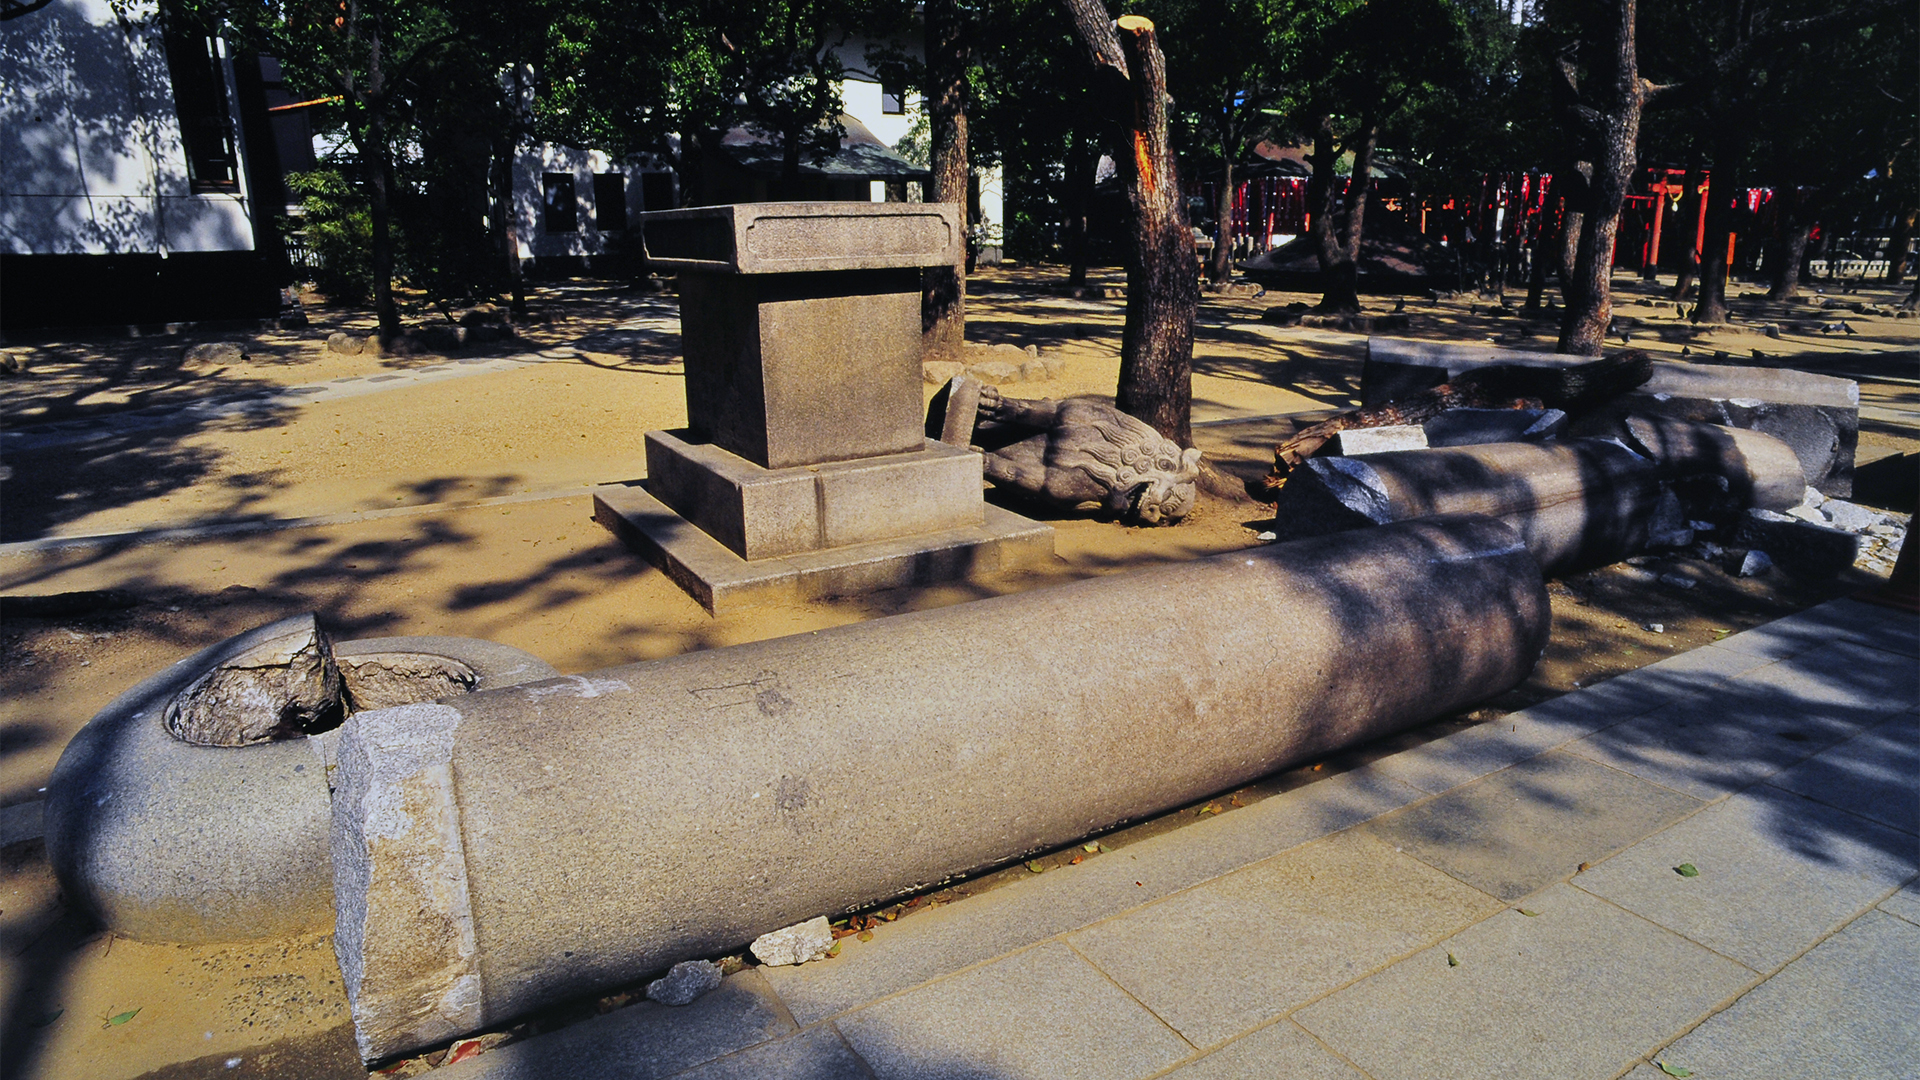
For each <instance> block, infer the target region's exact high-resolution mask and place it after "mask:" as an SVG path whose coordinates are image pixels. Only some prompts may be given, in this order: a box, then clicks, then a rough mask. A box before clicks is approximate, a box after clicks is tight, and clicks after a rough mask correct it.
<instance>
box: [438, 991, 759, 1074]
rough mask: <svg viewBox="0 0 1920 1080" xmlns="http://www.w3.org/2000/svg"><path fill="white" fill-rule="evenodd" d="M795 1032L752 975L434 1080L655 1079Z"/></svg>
mask: <svg viewBox="0 0 1920 1080" xmlns="http://www.w3.org/2000/svg"><path fill="white" fill-rule="evenodd" d="M793 1030H794V1023H793V1018H792V1017H791V1016H790V1015H788V1013H787V1010H786V1009H785V1008H784V1007H783V1006H782V1005H781V1003H780V999H779V997H778V996H776V995H775V994H774V992H773V990H772V989H771V988H770V987H768V986H767V981H766V979H765V978H763V977H761V974H760V972H759V970H758V969H748V970H746V971H742V972H739V973H737V974H735V975H732V976H729V977H728V978H727V979H726V980H725V981H724V982H722V983H721V985H720V988H719V989H718V990H714V991H712V992H711V993H708V994H707V995H706V996H704V997H702V998H700V999H699V1000H698V1001H695V1002H694V1003H693V1004H691V1005H687V1006H684V1007H682V1008H678V1009H672V1008H668V1007H667V1006H665V1005H659V1004H656V1003H654V1002H651V1001H643V1002H641V1003H639V1004H637V1005H630V1006H628V1007H627V1008H624V1009H616V1010H615V1011H613V1012H610V1013H607V1014H605V1015H603V1016H596V1017H594V1018H593V1019H591V1020H587V1021H583V1022H581V1023H578V1024H574V1025H573V1026H571V1027H564V1028H561V1029H560V1030H558V1031H554V1032H549V1033H548V1034H545V1035H542V1036H540V1037H539V1038H537V1039H528V1040H526V1041H525V1042H517V1043H508V1044H507V1045H505V1046H502V1047H499V1048H497V1049H495V1050H492V1051H489V1052H488V1053H485V1054H481V1055H480V1056H479V1057H474V1058H469V1059H467V1060H466V1061H463V1062H461V1063H459V1064H458V1065H449V1066H447V1067H446V1068H444V1069H436V1070H434V1080H654V1078H656V1077H665V1076H671V1075H673V1074H674V1073H677V1072H684V1071H685V1070H686V1069H688V1068H690V1067H692V1066H695V1065H700V1064H702V1063H705V1062H708V1061H712V1060H714V1059H715V1058H718V1057H721V1056H723V1055H726V1054H731V1053H734V1052H736V1051H739V1050H743V1049H745V1048H747V1047H750V1046H754V1045H756V1044H760V1043H765V1042H767V1041H768V1040H770V1039H774V1038H777V1037H779V1036H782V1035H787V1034H789V1033H791V1032H792V1031H793ZM722 1075H724V1074H722Z"/></svg>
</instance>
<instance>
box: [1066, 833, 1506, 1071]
mask: <svg viewBox="0 0 1920 1080" xmlns="http://www.w3.org/2000/svg"><path fill="white" fill-rule="evenodd" d="M1500 907H1501V904H1500V902H1499V901H1497V900H1495V899H1493V898H1492V897H1490V896H1488V895H1486V894H1485V893H1482V892H1479V891H1477V890H1474V889H1470V888H1468V887H1467V886H1465V885H1462V884H1460V883H1459V882H1458V881H1455V880H1454V879H1452V878H1450V877H1448V876H1447V875H1445V874H1442V873H1440V872H1439V871H1437V870H1435V869H1433V868H1432V867H1430V866H1427V865H1426V864H1424V863H1421V862H1419V861H1418V860H1415V859H1411V858H1408V857H1407V856H1405V855H1400V854H1396V853H1395V852H1394V850H1393V848H1392V847H1391V846H1389V845H1387V844H1384V843H1381V842H1380V841H1379V840H1376V839H1374V838H1372V837H1370V836H1367V835H1364V834H1362V833H1356V832H1347V833H1342V834H1340V835H1338V836H1335V837H1332V838H1329V839H1326V840H1321V841H1318V842H1316V843H1313V844H1308V845H1306V846H1305V847H1300V848H1296V849H1294V850H1293V851H1290V852H1287V853H1286V854H1284V855H1279V856H1276V857H1274V858H1272V859H1268V860H1267V861H1265V862H1261V863H1255V864H1254V865H1252V866H1250V867H1247V868H1246V869H1244V870H1240V871H1237V872H1235V873H1232V874H1228V875H1226V876H1225V877H1221V878H1217V879H1215V880H1213V881H1210V882H1207V883H1206V884H1204V885H1201V886H1199V887H1197V888H1194V889H1190V890H1188V891H1186V892H1183V893H1180V894H1178V895H1176V896H1173V897H1170V898H1168V899H1166V900H1163V901H1161V902H1159V903H1157V904H1154V905H1152V906H1150V907H1145V908H1141V909H1139V910H1136V911H1135V912H1133V913H1132V914H1130V915H1126V916H1123V917H1121V918H1117V919H1112V920H1109V921H1107V922H1103V923H1100V924H1098V925H1096V926H1094V927H1092V928H1090V929H1087V930H1084V931H1081V932H1080V933H1078V934H1075V935H1073V936H1072V937H1070V938H1068V940H1069V941H1071V942H1072V943H1073V946H1074V948H1075V949H1078V950H1079V951H1080V952H1081V953H1082V954H1083V955H1085V956H1086V957H1087V958H1088V959H1090V960H1092V961H1093V962H1094V964H1096V965H1097V966H1098V967H1099V968H1100V970H1102V971H1104V972H1106V973H1107V975H1108V977H1110V978H1112V979H1113V981H1115V982H1117V983H1119V984H1120V986H1121V987H1122V988H1124V989H1125V990H1126V991H1127V992H1128V993H1130V994H1132V995H1133V996H1134V997H1136V998H1138V999H1139V1000H1140V1001H1141V1003H1143V1004H1144V1005H1146V1006H1147V1007H1148V1008H1149V1009H1152V1010H1153V1011H1154V1013H1155V1014H1157V1015H1158V1016H1159V1017H1160V1018H1161V1019H1162V1020H1165V1021H1166V1022H1167V1024H1168V1025H1170V1026H1171V1027H1172V1028H1173V1029H1174V1030H1175V1031H1178V1032H1179V1033H1180V1034H1181V1035H1183V1036H1185V1037H1186V1038H1187V1040H1188V1041H1189V1042H1191V1043H1193V1044H1194V1045H1195V1046H1211V1045H1214V1044H1216V1043H1220V1042H1224V1041H1226V1040H1227V1039H1230V1038H1232V1037H1233V1036H1235V1035H1237V1034H1239V1033H1240V1032H1243V1031H1245V1030H1247V1029H1248V1028H1250V1027H1253V1026H1255V1025H1257V1024H1262V1023H1265V1022H1266V1021H1268V1020H1270V1019H1272V1018H1274V1017H1276V1016H1280V1015H1281V1014H1283V1013H1285V1012H1287V1011H1289V1010H1291V1009H1293V1008H1295V1007H1297V1006H1299V1005H1302V1004H1305V1003H1306V1002H1307V1001H1309V1000H1311V999H1313V998H1316V997H1318V996H1320V995H1321V994H1324V993H1326V992H1327V991H1329V990H1332V989H1334V988H1336V987H1339V986H1341V985H1343V984H1345V983H1349V982H1352V981H1353V980H1354V979H1357V978H1359V977H1360V976H1362V975H1365V974H1366V973H1367V972H1368V971H1369V970H1371V969H1373V968H1376V967H1379V966H1382V965H1384V964H1386V963H1388V962H1390V961H1392V960H1393V959H1395V958H1396V957H1399V956H1403V955H1406V954H1408V953H1412V952H1415V951H1417V950H1419V949H1422V948H1424V947H1426V946H1427V945H1430V944H1432V943H1433V942H1434V941H1437V940H1439V939H1440V938H1442V937H1445V936H1446V935H1448V934H1451V933H1453V932H1454V931H1457V930H1459V929H1461V928H1462V927H1464V926H1466V925H1468V924H1469V923H1473V922H1477V921H1479V920H1480V919H1482V918H1485V917H1486V916H1488V915H1491V914H1492V913H1493V912H1495V911H1497V910H1499V909H1500Z"/></svg>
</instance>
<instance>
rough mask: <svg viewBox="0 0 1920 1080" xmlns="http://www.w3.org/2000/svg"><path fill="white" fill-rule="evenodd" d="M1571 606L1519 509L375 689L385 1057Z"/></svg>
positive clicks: (1198, 780) (1424, 698) (1250, 765)
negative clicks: (781, 629) (544, 672)
mask: <svg viewBox="0 0 1920 1080" xmlns="http://www.w3.org/2000/svg"><path fill="white" fill-rule="evenodd" d="M1547 627H1548V609H1547V599H1546V593H1545V588H1544V586H1543V584H1542V581H1541V577H1540V572H1539V569H1538V567H1537V566H1536V565H1535V564H1534V562H1533V560H1532V558H1531V557H1530V556H1529V555H1528V554H1527V552H1526V549H1525V548H1524V547H1523V546H1522V545H1521V544H1520V542H1519V539H1518V537H1517V536H1516V535H1515V534H1514V532H1513V531H1512V530H1511V529H1508V528H1507V527H1505V526H1503V525H1501V524H1499V523H1497V522H1494V521H1492V520H1490V519H1486V518H1447V519H1436V520H1431V521H1421V522H1412V523H1406V524H1401V525H1393V526H1387V527H1383V528H1379V529H1372V530H1367V531H1365V532H1361V533H1356V534H1349V535H1344V536H1338V537H1329V538H1325V539H1316V540H1307V541H1302V542H1298V543H1292V544H1276V545H1270V546H1266V547H1262V548H1257V549H1251V550H1247V551H1240V552H1234V553H1232V554H1227V555H1221V556H1218V557H1215V558H1211V559H1204V560H1199V561H1196V562H1191V563H1185V564H1181V565H1177V566H1167V567H1161V568H1156V569H1151V570H1145V571H1140V572H1137V573H1132V574H1126V575H1119V576H1114V577H1106V578H1099V579H1094V580H1088V581H1082V582H1078V583H1075V584H1071V585H1066V586H1063V587H1060V588H1053V589H1042V590H1035V591H1032V592H1026V593H1021V594H1016V595H1011V596H1002V597H996V598H993V599H988V600H982V601H978V602H975V603H969V604H957V605H954V606H951V607H946V608H941V609H938V610H934V611H923V612H915V613H912V614H906V615H898V616H893V617H890V618H884V619H876V620H873V621H871V622H865V623H859V624H855V625H850V626H842V627H837V628H834V629H830V630H822V631H820V632H818V633H817V634H806V635H801V636H796V637H789V638H780V639H776V640H771V641H761V642H755V643H752V644H746V645H736V646H731V647H728V648H720V649H711V650H707V651H704V652H698V653H691V654H687V655H683V656H677V657H673V658H670V659H666V660H658V661H653V662H649V663H643V664H633V665H628V666H624V667H615V668H608V669H606V670H603V671H598V672H594V673H592V674H589V675H580V676H570V677H567V678H562V679H551V680H548V681H545V682H540V683H531V684H527V685H524V686H520V687H514V688H509V689H506V690H501V691H496V692H492V693H482V694H471V695H468V696H466V697H464V698H457V699H450V700H448V701H445V702H441V703H439V704H434V705H408V706H402V707H400V708H396V709H386V710H380V711H376V712H368V713H362V714H360V715H358V716H356V717H354V718H353V719H351V720H349V721H348V722H347V724H346V726H345V728H344V729H343V735H342V738H341V742H340V754H339V759H340V765H339V770H338V772H337V774H336V784H337V791H336V794H335V798H334V807H333V832H332V837H333V839H332V844H333V860H334V873H335V888H336V894H337V897H338V911H339V921H338V925H337V928H336V934H335V946H336V948H337V950H338V951H339V954H340V964H341V970H342V971H343V972H345V974H346V984H347V991H348V998H349V1000H350V1001H351V1002H352V1005H353V1015H354V1022H355V1025H356V1027H357V1031H358V1038H359V1040H360V1049H361V1053H362V1054H363V1056H365V1057H366V1058H367V1059H369V1060H376V1059H381V1058H384V1057H387V1056H390V1055H393V1054H397V1053H402V1052H405V1051H408V1050H410V1049H413V1048H415V1047H420V1046H425V1045H429V1044H432V1043H435V1042H438V1041H442V1040H445V1039H448V1038H450V1037H452V1036H454V1035H458V1034H460V1033H462V1032H465V1031H469V1030H473V1029H477V1028H480V1027H483V1026H485V1025H488V1024H493V1023H496V1022H499V1021H501V1020H503V1019H505V1018H508V1017H512V1016H515V1015H517V1014H520V1013H523V1012H525V1011H527V1010H529V1009H533V1008H536V1007H539V1006H541V1005H544V1004H547V1003H550V1002H554V1001H557V1000H561V999H564V998H568V997H574V996H577V995H580V994H583V993H588V992H591V991H593V990H595V989H597V988H602V987H607V986H611V985H617V984H621V983H625V982H629V981H632V980H634V979H636V978H638V977H640V976H643V975H646V974H649V973H652V972H657V971H660V970H664V969H665V968H667V967H668V966H669V965H671V964H672V963H674V962H676V961H679V960H684V959H687V958H689V957H700V956H713V955H718V954H721V953H724V952H726V951H729V950H732V949H736V948H739V947H741V946H743V945H745V944H746V943H747V942H750V941H752V940H754V939H755V938H756V937H757V936H759V935H761V934H763V933H765V932H767V931H769V930H774V929H778V928H780V927H784V926H790V925H792V924H794V923H797V922H800V921H802V920H805V919H809V918H812V917H814V916H817V915H822V914H828V913H835V912H840V911H845V910H849V909H852V908H856V907H859V906H861V905H865V904H870V903H874V902H876V901H879V900H882V899H886V898H890V897H895V896H899V895H902V894H905V893H908V892H911V891H913V890H916V889H919V888H922V887H924V886H926V885H929V884H931V883H934V882H939V881H943V880H946V879H949V878H951V877H953V876H955V875H960V874H966V873H970V872H973V871H977V870H980V869H983V868H985V867H989V866H993V865H995V864H999V863H1003V862H1006V861H1008V860H1011V859H1015V858H1019V857H1021V856H1023V855H1026V854H1028V853H1031V852H1034V851H1039V850H1043V849H1047V848H1051V847H1055V846H1058V845H1061V844H1064V843H1068V842H1070V841H1073V840H1076V839H1079V838H1082V837H1085V836H1086V835H1087V834H1089V833H1091V832H1094V831H1097V830H1100V829H1103V828H1105V827H1107V826H1110V825H1112V824H1114V823H1116V822H1119V821H1123V820H1128V819H1132V818H1138V817H1143V816H1146V815H1150V814H1154V813H1158V812H1161V811H1164V810H1166V809H1168V808H1170V807H1174V806H1178V805H1181V804H1182V803H1185V802H1188V801H1191V800H1193V799H1196V798H1200V797H1202V796H1205V795H1208V794H1211V793H1214V792H1217V791H1220V790H1222V789H1223V788H1227V787H1231V786H1233V785H1235V784H1239V783H1244V782H1246V781H1248V780H1251V779H1253V778H1255V777H1258V776H1261V775H1264V774H1266V773H1269V772H1271V771H1273V770H1275V769H1279V768H1283V767H1285V766H1287V765H1290V764H1293V763H1297V762H1301V761H1305V760H1310V759H1313V758H1316V757H1318V756H1320V755H1324V754H1326V753H1329V752H1331V751H1334V750H1336V749H1339V748H1341V747H1345V746H1349V745H1352V744H1354V743H1357V742H1361V741H1364V740H1367V739H1372V738H1377V737H1379V736H1382V735H1385V734H1388V733H1390V732H1393V731H1397V730H1400V729H1402V728H1405V727H1408V726H1411V725H1413V724H1417V723H1420V722H1422V721H1425V720H1428V719H1431V718H1432V717H1434V716H1437V715H1441V714H1444V713H1446V712H1449V711H1451V710H1454V709H1458V708H1460V707H1462V706H1464V705H1466V704H1468V703H1470V702H1473V701H1476V700H1480V699H1482V698H1485V697H1487V696H1489V695H1493V694H1497V693H1499V692H1501V691H1503V690H1505V689H1507V688H1509V687H1511V686H1513V685H1514V684H1515V683H1517V682H1519V681H1520V680H1521V679H1522V678H1524V677H1525V676H1526V674H1527V672H1528V671H1529V670H1530V669H1531V668H1532V666H1533V664H1534V662H1535V660H1536V659H1537V658H1538V656H1539V655H1540V651H1541V649H1542V648H1543V646H1544V644H1545V642H1546V635H1547Z"/></svg>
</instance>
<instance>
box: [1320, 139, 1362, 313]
mask: <svg viewBox="0 0 1920 1080" xmlns="http://www.w3.org/2000/svg"><path fill="white" fill-rule="evenodd" d="M1336 158H1337V145H1336V143H1335V141H1334V137H1333V117H1331V116H1324V115H1323V116H1321V117H1320V122H1319V124H1318V125H1317V126H1315V128H1314V131H1313V175H1312V177H1310V178H1309V179H1308V180H1307V212H1308V213H1309V214H1311V215H1313V220H1312V221H1311V222H1310V223H1309V224H1308V227H1307V229H1308V232H1309V233H1310V234H1311V235H1312V237H1313V253H1314V256H1315V257H1316V258H1317V259H1318V260H1319V262H1320V278H1321V286H1320V289H1321V292H1320V307H1319V309H1318V310H1320V311H1323V312H1328V313H1346V314H1357V313H1358V312H1359V311H1360V273H1359V267H1357V266H1355V265H1354V262H1353V259H1352V257H1351V256H1349V255H1348V254H1347V246H1346V245H1345V244H1343V243H1341V241H1340V236H1339V233H1338V231H1337V230H1336V229H1335V228H1334V222H1333V191H1334V185H1335V184H1336V183H1338V182H1339V181H1338V179H1337V178H1336V177H1335V176H1334V175H1333V166H1334V161H1335V160H1336ZM1356 165H1357V162H1356ZM1348 199H1349V201H1351V199H1352V194H1351V192H1349V195H1348ZM1361 213H1362V216H1363V217H1364V216H1365V211H1362V212H1361Z"/></svg>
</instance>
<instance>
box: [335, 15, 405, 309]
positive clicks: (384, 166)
mask: <svg viewBox="0 0 1920 1080" xmlns="http://www.w3.org/2000/svg"><path fill="white" fill-rule="evenodd" d="M349 16H350V23H349V28H348V32H349V33H350V34H351V33H355V32H357V31H358V30H360V29H361V27H360V25H359V22H360V18H361V16H360V13H359V10H358V5H355V7H354V9H353V10H352V11H351V12H349ZM367 44H368V50H367V85H366V87H365V89H364V90H363V89H361V88H359V87H356V86H355V85H354V84H353V82H352V80H351V79H348V80H346V82H345V84H344V86H343V89H344V91H345V95H346V97H347V99H348V100H349V101H352V102H354V103H355V104H357V105H358V106H359V107H360V108H361V109H363V110H364V111H365V113H366V124H365V126H364V128H350V129H349V130H350V134H351V135H352V136H353V144H354V149H356V150H358V151H359V152H360V160H361V161H362V162H363V163H365V166H366V180H365V183H366V189H367V217H368V224H369V225H370V227H371V231H372V233H373V235H372V237H371V238H370V241H369V245H368V246H369V248H370V250H369V251H368V253H367V254H368V256H369V261H371V262H372V264H373V268H372V272H373V313H374V317H375V318H376V319H377V320H379V336H380V344H381V345H382V346H383V347H384V346H387V345H391V344H392V343H393V342H394V340H395V339H396V338H398V337H399V336H400V309H399V307H398V306H396V305H395V304H394V301H393V263H394V259H393V206H392V201H391V200H392V195H393V148H392V146H390V145H389V144H388V141H387V118H386V115H385V114H384V113H383V112H382V111H381V110H382V109H383V108H384V107H385V69H384V67H383V65H382V63H381V49H380V44H381V43H380V35H379V32H378V30H377V29H376V30H375V31H374V32H373V33H371V34H369V35H368V36H367Z"/></svg>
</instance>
